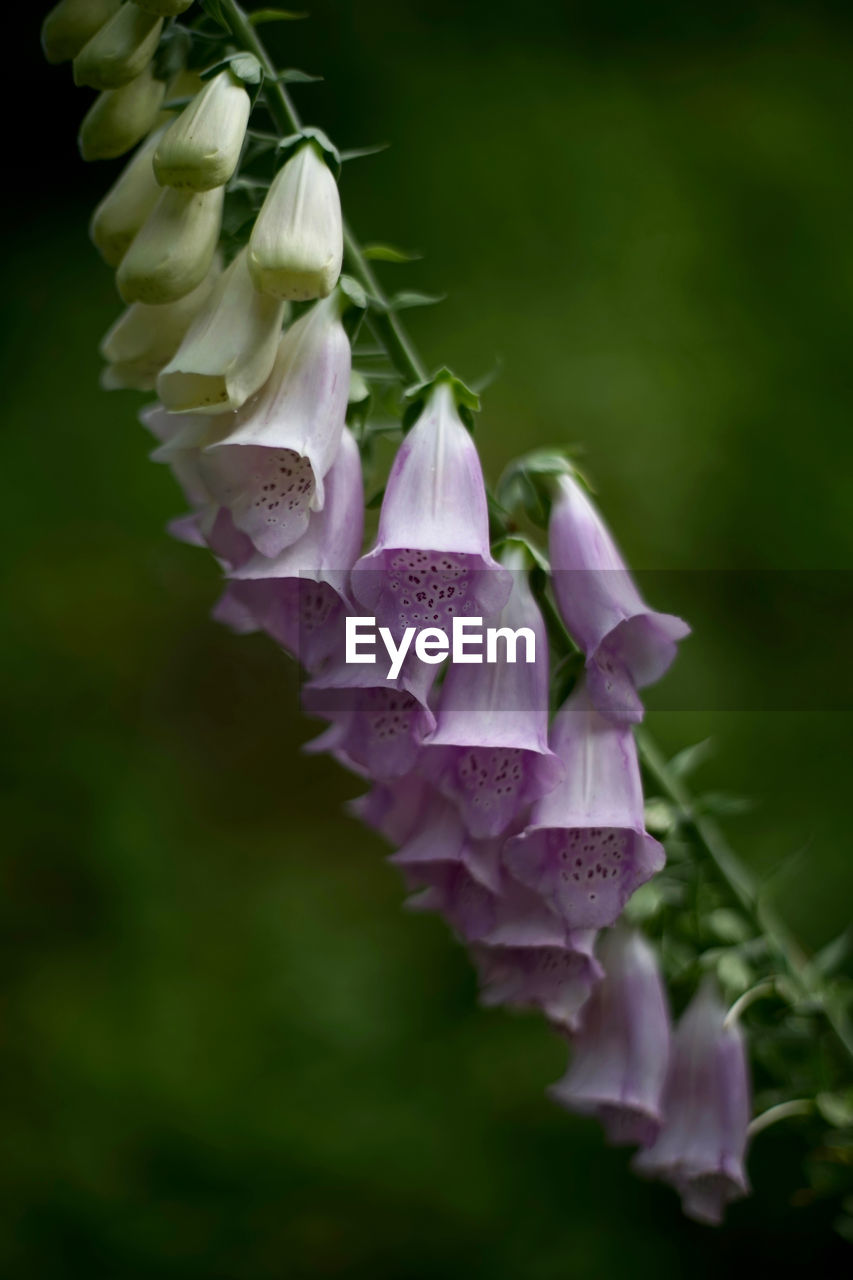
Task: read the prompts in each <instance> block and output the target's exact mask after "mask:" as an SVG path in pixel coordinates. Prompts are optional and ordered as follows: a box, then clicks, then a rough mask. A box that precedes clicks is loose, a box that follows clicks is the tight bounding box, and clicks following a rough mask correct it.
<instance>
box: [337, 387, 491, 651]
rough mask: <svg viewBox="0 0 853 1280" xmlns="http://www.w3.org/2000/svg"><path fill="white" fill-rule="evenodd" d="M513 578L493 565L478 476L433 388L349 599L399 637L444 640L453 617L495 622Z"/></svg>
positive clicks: (445, 394) (454, 418)
mask: <svg viewBox="0 0 853 1280" xmlns="http://www.w3.org/2000/svg"><path fill="white" fill-rule="evenodd" d="M511 586H512V579H511V574H510V573H509V572H508V570H506V569H504V568H502V567H501V566H500V565H498V564H497V563H496V562H495V560H493V559H492V555H491V550H490V547H489V513H488V508H487V506H486V490H485V486H484V484H483V472H482V470H481V467H480V459H479V457H478V454H477V449H476V446H475V445H474V441H473V440H472V439H471V435H470V433H469V432H468V430H467V429H466V427H465V425H464V424H463V422H462V420H461V418H460V417H459V414H458V412H457V410H456V405H455V402H454V399H453V393H452V391H451V388H450V386H449V385H448V384H447V383H446V382H440V383H438V384H437V385H436V386H435V387H434V389H433V391H432V393H431V395H430V397H429V400H428V402H427V405H426V407H425V409H424V411H423V412H422V414H421V416H420V417H419V418H418V420H417V422H416V423H415V425H414V426H413V427H412V429H411V431H410V432H409V433H408V435H407V436H406V438H405V439H404V440H403V443H402V444H401V445H400V448H399V449H398V451H397V456H396V458H395V459H394V464H393V466H392V468H391V474H390V475H389V477H388V485H387V487H386V489H385V496H384V497H383V499H382V510H381V513H380V516H379V532H378V535H377V539H376V543H375V545H374V547H373V549H372V550H371V551H370V552H369V553H368V554H367V555H366V556H362V558H361V559H360V560H359V561H358V563H357V564H356V566H355V568H354V570H353V575H352V589H353V594H354V595H355V597H356V599H357V600H358V601H359V602H360V604H362V605H363V606H364V608H365V609H366V610H367V611H369V612H370V613H372V614H374V615H375V616H376V619H377V622H378V623H379V625H380V626H386V627H388V628H389V630H390V631H391V632H392V633H393V634H394V635H395V636H399V635H400V633H401V632H402V631H403V630H404V629H405V628H406V627H410V626H413V627H416V628H418V629H420V628H425V627H438V628H441V629H443V630H444V631H446V632H447V633H448V634H449V633H450V632H451V630H452V624H453V619H454V618H456V617H484V618H488V619H492V618H493V617H494V616H495V615H496V614H498V613H499V612H500V610H501V609H502V608H503V607H504V605H505V604H506V602H507V599H508V597H509V593H510V589H511Z"/></svg>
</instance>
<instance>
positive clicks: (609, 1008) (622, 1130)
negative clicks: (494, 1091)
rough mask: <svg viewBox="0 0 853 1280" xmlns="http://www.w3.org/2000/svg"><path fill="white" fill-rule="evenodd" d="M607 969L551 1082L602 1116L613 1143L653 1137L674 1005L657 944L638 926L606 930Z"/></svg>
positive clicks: (570, 1101) (582, 1108)
mask: <svg viewBox="0 0 853 1280" xmlns="http://www.w3.org/2000/svg"><path fill="white" fill-rule="evenodd" d="M597 954H598V959H599V961H600V962H601V965H602V967H603V969H604V976H603V978H602V980H601V982H599V983H598V985H597V986H596V988H595V990H594V991H593V993H592V995H591V996H590V999H589V1001H588V1003H587V1004H586V1005H585V1007H584V1010H583V1014H582V1017H581V1022H580V1027H579V1028H578V1031H577V1033H576V1035H575V1036H574V1037H573V1041H572V1052H571V1061H570V1064H569V1069H568V1071H567V1073H566V1075H565V1076H564V1077H563V1078H562V1080H560V1081H559V1082H558V1083H557V1084H555V1085H552V1086H551V1088H550V1089H549V1090H548V1093H549V1095H550V1097H552V1098H553V1099H554V1101H555V1102H559V1103H560V1104H561V1106H564V1107H566V1108H568V1110H569V1111H577V1112H579V1113H580V1114H581V1115H594V1116H596V1117H597V1118H598V1119H599V1120H600V1122H601V1124H602V1125H603V1127H604V1130H605V1132H606V1134H607V1137H608V1139H609V1141H610V1142H613V1143H627V1144H634V1143H641V1144H643V1145H648V1144H649V1143H651V1142H653V1141H654V1139H655V1137H656V1136H657V1134H658V1131H659V1129H660V1125H661V1120H662V1110H661V1097H662V1094H663V1088H664V1083H665V1080H666V1072H667V1066H668V1063H669V1012H668V1007H667V1000H666V994H665V991H664V987H663V981H662V979H661V975H660V970H659V968H658V963H657V958H656V956H655V953H654V950H653V949H652V947H651V946H650V945H649V943H648V942H646V940H645V939H644V938H643V936H642V934H641V933H639V932H638V931H637V930H634V929H627V928H622V927H620V926H617V927H616V928H615V929H609V930H608V931H607V932H606V933H605V934H604V935H603V936H601V937H600V939H599V943H598V947H597Z"/></svg>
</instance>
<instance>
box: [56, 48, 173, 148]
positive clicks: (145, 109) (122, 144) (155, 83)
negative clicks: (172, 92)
mask: <svg viewBox="0 0 853 1280" xmlns="http://www.w3.org/2000/svg"><path fill="white" fill-rule="evenodd" d="M165 91H166V86H165V84H164V83H163V81H162V80H155V78H154V76H153V75H152V72H151V67H150V66H149V67H146V68H145V70H144V71H143V72H142V74H141V75H138V76H137V77H136V79H135V80H131V81H130V83H129V84H123V85H122V86H121V88H120V89H108V90H107V91H106V93H101V94H99V95H98V97H97V98H96V99H95V101H94V102H93V103H92V105H91V107H90V108H89V110H88V111H87V113H86V115H85V117H84V118H83V123H82V124H81V125H80V133H79V136H78V139H77V141H78V143H79V146H80V154H81V156H82V157H83V159H84V160H112V159H114V158H115V157H116V156H123V155H124V153H125V151H129V150H130V148H131V147H135V146H136V144H137V142H139V140H140V138H144V137H145V135H146V133H149V132H150V131H151V129H152V128H153V127H154V124H155V123H156V120H157V116H158V114H159V111H160V104H161V103H162V101H163V94H164V93H165Z"/></svg>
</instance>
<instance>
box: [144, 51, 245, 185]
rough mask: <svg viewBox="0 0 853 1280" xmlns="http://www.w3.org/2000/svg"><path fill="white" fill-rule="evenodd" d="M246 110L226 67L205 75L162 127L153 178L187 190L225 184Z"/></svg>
mask: <svg viewBox="0 0 853 1280" xmlns="http://www.w3.org/2000/svg"><path fill="white" fill-rule="evenodd" d="M250 111H251V101H250V99H249V95H248V93H247V92H246V90H245V89H244V88H243V86H242V84H240V83H239V82H238V81H237V80H235V78H234V76H233V75H232V74H231V72H230V71H228V70H225V71H221V72H220V73H219V75H217V76H215V77H214V78H213V79H212V80H208V81H207V83H206V84H205V85H204V86H203V88H202V89H201V90H200V91H199V92H198V93H197V94H196V96H195V97H194V98H193V100H192V102H190V103H189V105H188V106H186V107H185V108H184V110H183V111H182V112H181V114H180V115H179V116H178V118H177V120H175V121H173V123H172V124H170V125H169V128H168V129H167V130H166V133H165V135H164V137H163V139H162V141H161V142H160V145H159V146H158V148H157V152H156V154H155V156H154V172H155V174H156V175H157V181H158V182H159V183H160V184H161V185H162V186H169V187H179V188H181V189H185V190H189V191H209V190H210V189H211V187H221V186H223V185H224V184H225V183H226V182H228V181H229V179H230V178H231V176H232V174H233V173H234V170H235V169H236V168H237V162H238V160H239V159H240V151H241V149H242V146H243V140H244V138H245V136H246V126H247V125H248V123H249V112H250Z"/></svg>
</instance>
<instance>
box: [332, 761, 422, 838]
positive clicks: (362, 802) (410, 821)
mask: <svg viewBox="0 0 853 1280" xmlns="http://www.w3.org/2000/svg"><path fill="white" fill-rule="evenodd" d="M434 797H435V793H434V791H433V789H432V787H431V786H430V784H429V783H428V782H427V781H426V779H425V778H422V777H421V775H420V774H419V773H408V774H406V775H405V776H404V777H400V778H395V779H393V780H392V781H390V782H378V783H376V785H375V786H374V787H372V788H371V790H370V791H368V792H366V794H365V795H363V796H357V797H356V798H355V800H350V802H349V804H348V805H347V808H348V810H349V812H350V813H352V814H353V815H354V816H355V817H356V818H360V819H361V821H362V822H363V823H365V825H366V826H368V827H370V828H371V830H372V831H377V832H378V833H379V834H380V835H381V836H383V837H384V838H385V839H386V840H387V841H388V842H389V843H390V844H393V845H402V844H405V842H406V841H407V840H408V839H409V838H410V837H411V836H413V835H414V833H415V832H416V831H417V830H418V828H419V826H420V824H421V821H422V820H423V819H424V817H425V816H426V814H427V812H428V810H429V807H430V806H431V804H432V802H433V799H434Z"/></svg>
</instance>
